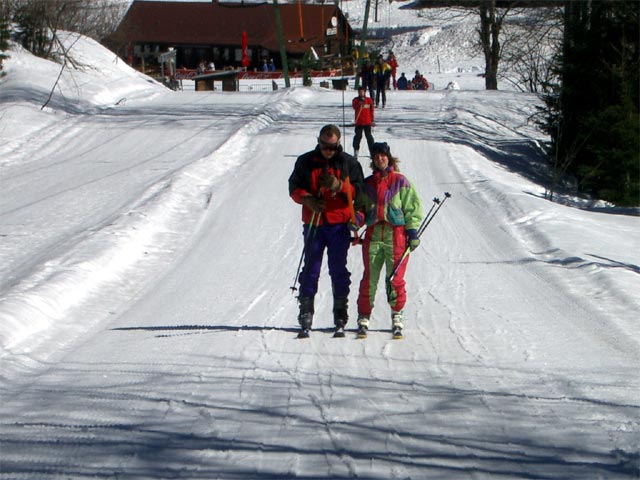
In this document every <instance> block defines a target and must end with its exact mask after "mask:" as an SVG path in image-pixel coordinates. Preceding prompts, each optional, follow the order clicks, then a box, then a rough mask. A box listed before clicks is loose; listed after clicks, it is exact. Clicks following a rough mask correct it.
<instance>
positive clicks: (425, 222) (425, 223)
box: [387, 192, 451, 288]
mask: <svg viewBox="0 0 640 480" xmlns="http://www.w3.org/2000/svg"><path fill="white" fill-rule="evenodd" d="M450 197H451V194H450V193H449V192H445V193H444V200H442V201H440V199H439V198H437V197H436V198H434V199H433V205H431V209H430V210H429V212H428V213H427V215H426V216H425V217H424V220H422V223H421V224H420V227H419V228H418V238H420V237H421V236H422V234H423V233H424V231H425V230H426V229H427V227H428V226H429V224H430V223H431V220H433V217H435V216H436V214H437V213H438V211H439V210H440V209H441V208H442V205H444V202H445V201H446V200H447V198H450ZM436 205H437V206H438V207H437V208H436V209H435V210H434V207H435V206H436ZM431 212H433V214H432V213H431ZM409 252H411V248H410V247H407V248H406V249H405V251H404V253H403V254H402V257H400V261H398V263H397V264H396V266H395V267H393V270H392V271H391V275H389V277H388V278H387V288H391V280H393V277H395V275H396V273H397V272H398V269H399V268H400V265H402V262H404V259H405V258H407V256H408V255H409Z"/></svg>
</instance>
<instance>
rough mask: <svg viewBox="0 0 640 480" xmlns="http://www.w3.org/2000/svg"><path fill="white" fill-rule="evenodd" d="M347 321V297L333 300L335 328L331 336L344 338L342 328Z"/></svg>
mask: <svg viewBox="0 0 640 480" xmlns="http://www.w3.org/2000/svg"><path fill="white" fill-rule="evenodd" d="M348 321H349V299H348V298H347V297H334V298H333V323H334V324H335V326H336V329H335V332H334V333H333V336H334V337H335V338H342V337H344V327H345V326H346V325H347V322H348Z"/></svg>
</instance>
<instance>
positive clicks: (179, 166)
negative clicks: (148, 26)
mask: <svg viewBox="0 0 640 480" xmlns="http://www.w3.org/2000/svg"><path fill="white" fill-rule="evenodd" d="M69 41H70V42H71V41H73V37H70V39H69ZM74 50H75V52H76V53H77V54H78V55H79V56H82V58H83V59H84V61H85V62H86V63H87V64H89V65H91V66H92V67H93V68H91V69H87V70H85V71H82V72H81V71H75V72H73V73H65V74H64V75H63V77H62V82H61V84H60V87H59V88H57V89H56V91H55V92H54V97H53V101H52V102H51V103H50V106H49V107H48V108H46V109H44V110H41V109H40V107H41V105H42V104H43V103H44V100H46V98H47V96H48V94H49V92H50V90H51V88H52V86H53V84H54V82H55V79H56V77H57V75H58V72H59V65H55V64H52V63H50V62H46V61H43V60H38V59H35V58H33V57H32V56H30V55H29V54H27V53H25V52H20V51H13V52H11V59H10V60H8V61H7V63H6V67H7V68H6V72H7V75H6V76H5V77H3V78H2V79H0V118H1V119H2V120H1V123H0V184H1V185H0V192H1V193H0V347H1V351H0V361H1V369H2V377H1V383H0V393H1V398H2V402H1V405H0V478H2V479H48V478H50V479H53V478H70V479H83V478H86V479H89V478H113V479H116V478H118V479H134V478H135V479H142V478H144V479H161V478H183V479H213V478H221V479H267V478H269V479H274V478H277V479H285V478H318V479H320V478H322V479H337V478H367V479H390V478H397V479H407V478H413V479H422V478H438V479H445V478H446V479H456V480H457V479H466V478H469V479H470V478H473V479H495V478H500V479H524V478H527V479H531V478H553V479H556V478H562V479H584V478H603V479H604V478H606V479H618V478H620V479H622V478H636V477H637V476H638V471H639V470H638V468H639V466H638V465H639V458H640V457H639V452H638V444H639V439H640V434H639V427H640V425H639V421H638V418H639V413H640V402H639V401H638V398H640V396H639V393H640V391H639V390H640V389H639V386H640V378H639V374H638V364H639V360H640V349H639V346H640V345H639V343H640V341H639V340H638V339H639V338H640V326H639V325H638V322H637V312H638V311H639V310H640V308H639V307H640V301H639V300H638V299H639V298H640V296H639V294H640V275H639V274H640V254H639V253H638V252H639V251H640V249H638V245H640V228H638V227H640V222H639V219H638V217H637V216H632V215H614V214H612V213H611V211H610V210H609V209H608V208H607V206H606V205H601V204H588V205H587V204H583V203H582V202H580V201H578V199H573V198H571V197H568V196H567V197H565V200H566V202H565V204H558V203H550V202H548V201H547V200H545V199H544V192H545V181H546V179H545V167H544V162H543V158H542V153H541V152H542V148H541V142H543V141H544V137H543V136H542V135H541V134H540V132H538V131H536V129H535V128H534V127H533V125H532V124H530V123H529V122H528V121H527V119H528V117H529V116H530V114H531V113H533V112H534V110H535V106H536V105H537V104H538V101H539V100H538V99H537V98H536V97H535V96H533V95H528V94H521V93H516V92H503V91H494V92H484V91H481V90H478V89H477V88H476V86H475V84H474V82H475V77H474V76H473V75H470V76H469V77H465V76H461V77H460V78H459V81H460V85H461V87H462V89H461V90H455V91H445V90H441V89H437V90H435V91H431V92H395V91H392V92H389V100H388V106H387V108H386V109H385V110H381V111H379V112H378V115H377V119H376V123H377V126H376V128H375V129H374V135H375V137H376V140H380V141H387V142H389V143H390V145H391V148H392V151H393V152H394V154H395V155H397V156H398V157H399V158H400V159H401V161H402V163H401V166H402V170H403V171H404V172H405V173H406V174H407V176H408V177H409V178H410V179H411V180H412V181H413V182H414V183H415V185H416V188H417V189H418V191H419V192H420V193H421V196H422V199H423V202H424V203H425V205H426V206H427V207H429V206H430V204H431V200H432V198H434V197H436V196H439V197H442V195H443V194H444V192H445V191H446V192H450V193H451V194H452V198H451V199H450V200H449V201H447V204H446V205H445V206H444V208H443V209H442V210H441V212H440V213H439V214H438V217H436V219H435V220H434V222H433V223H432V224H431V226H430V227H429V229H428V230H427V232H426V234H425V236H424V237H423V242H422V246H421V247H420V249H418V250H417V251H415V252H414V253H413V254H412V255H411V259H410V264H409V269H408V273H407V282H408V293H409V303H408V305H407V308H406V311H405V313H406V338H405V339H404V340H402V341H393V340H391V339H390V334H389V331H388V328H389V319H388V315H389V311H388V308H387V307H386V305H385V299H384V298H383V297H382V296H379V298H378V299H377V306H376V309H375V311H374V317H373V319H372V334H371V335H370V337H369V338H368V339H367V340H365V341H362V340H357V339H355V338H354V335H353V334H352V333H351V332H349V333H348V335H347V338H345V339H342V340H338V339H333V338H332V337H331V335H330V333H329V328H330V326H331V325H332V320H331V307H332V305H331V293H330V285H329V282H328V279H327V273H326V271H325V272H323V275H322V281H321V286H320V293H319V295H318V299H317V302H316V304H317V308H316V319H315V322H314V331H313V332H312V337H311V338H310V339H309V340H306V341H300V340H296V338H295V336H296V320H295V318H296V313H297V305H296V300H295V298H294V296H293V295H292V294H291V291H290V289H289V287H290V286H291V284H292V282H293V276H294V273H295V269H296V266H297V262H298V258H299V255H300V252H301V248H302V237H301V231H302V229H301V224H300V212H299V206H298V205H296V204H294V203H293V202H292V201H291V200H290V199H289V197H288V192H287V178H288V176H289V173H290V171H291V169H292V167H293V163H294V161H295V158H296V156H297V155H299V154H300V153H302V152H304V151H307V150H309V149H311V148H313V147H314V146H315V139H316V137H317V133H318V130H319V129H320V127H321V126H322V125H323V124H325V123H327V122H334V123H339V124H342V123H343V120H345V121H346V123H350V121H351V117H352V113H351V112H350V111H349V108H348V104H349V101H350V93H349V92H340V91H329V90H324V89H320V88H315V87H313V88H295V89H292V90H282V89H281V90H278V91H276V92H269V93H223V92H202V93H196V92H186V91H185V92H172V91H167V90H165V89H163V88H162V87H160V86H158V84H156V83H155V82H153V81H150V80H149V79H148V78H146V77H143V76H141V75H139V74H137V73H136V72H133V71H132V70H130V69H128V67H126V66H124V65H122V63H121V62H118V61H117V59H116V58H115V56H113V55H111V54H109V53H108V52H106V51H105V50H103V49H102V48H101V47H99V46H98V45H97V44H96V43H95V42H92V41H90V40H87V39H85V38H80V39H78V41H77V42H76V43H75V46H74ZM461 69H462V68H461ZM465 79H469V81H470V83H469V84H467V83H465ZM352 135H353V132H352V131H351V128H349V127H347V128H345V129H344V142H343V143H344V144H345V146H346V147H347V149H348V150H350V142H351V140H352ZM365 150H366V148H365ZM361 161H362V163H363V167H364V169H365V171H368V165H367V163H368V162H367V161H366V159H364V158H362V159H361ZM580 207H582V208H580ZM349 267H350V269H351V271H352V281H353V285H352V294H351V297H350V300H351V304H352V307H351V308H350V313H351V315H352V318H355V315H356V311H355V307H354V306H353V305H355V294H356V291H357V285H358V282H359V280H360V277H361V275H362V267H361V259H360V250H359V248H358V247H354V248H353V250H352V251H351V252H350V257H349ZM381 290H383V289H381ZM353 326H354V322H353V320H352V323H351V325H350V327H353Z"/></svg>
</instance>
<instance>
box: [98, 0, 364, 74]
mask: <svg viewBox="0 0 640 480" xmlns="http://www.w3.org/2000/svg"><path fill="white" fill-rule="evenodd" d="M278 13H279V17H280V23H281V25H282V36H283V40H284V45H285V51H286V54H287V60H288V64H289V68H291V69H295V68H297V67H299V64H300V63H301V62H302V59H303V57H304V55H305V54H306V53H307V52H309V51H310V50H311V47H313V51H314V52H315V53H316V54H317V55H318V56H319V57H322V58H324V59H329V60H330V59H331V58H338V57H341V56H347V55H348V53H349V52H351V51H352V48H353V30H352V29H351V27H350V25H349V23H348V21H347V19H346V18H345V16H344V15H343V13H342V11H341V10H340V9H339V8H338V7H337V6H336V5H334V4H324V5H320V4H302V3H300V2H298V3H295V4H294V3H288V4H278ZM105 43H106V44H107V45H108V46H109V47H110V48H112V49H113V51H115V52H116V53H117V54H118V55H119V56H121V57H122V58H123V59H125V60H126V61H127V62H128V63H129V64H130V65H132V66H133V67H135V68H138V69H140V70H142V71H145V69H149V68H153V65H156V66H157V65H158V59H159V58H160V56H161V55H162V54H163V53H164V52H167V51H168V50H170V49H174V50H175V62H176V67H177V68H186V69H195V68H196V67H197V66H198V64H199V63H200V62H206V63H208V62H213V63H214V64H215V67H216V70H222V69H225V68H227V69H238V68H246V69H247V70H260V69H261V68H262V65H263V62H264V61H265V60H267V61H269V60H271V59H273V61H274V63H275V65H276V68H278V69H280V68H282V60H281V56H280V41H279V35H278V29H277V22H276V7H275V6H274V4H273V3H259V4H255V3H250V4H247V3H226V2H220V1H218V0H213V1H211V2H178V1H148V0H134V2H133V3H132V4H131V6H130V8H129V10H128V11H127V13H126V15H125V17H124V18H123V20H122V22H121V23H120V25H119V26H118V28H117V30H116V31H115V32H114V34H112V35H111V36H110V37H109V38H108V39H107V40H106V42H105ZM243 59H244V62H243Z"/></svg>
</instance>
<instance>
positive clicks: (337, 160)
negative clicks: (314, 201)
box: [289, 148, 364, 225]
mask: <svg viewBox="0 0 640 480" xmlns="http://www.w3.org/2000/svg"><path fill="white" fill-rule="evenodd" d="M347 171H348V173H349V183H350V185H351V195H352V198H355V197H356V195H357V194H358V193H359V191H360V190H361V189H362V186H363V183H364V174H363V173H362V166H361V165H360V163H359V162H358V161H357V160H356V159H355V158H353V157H352V156H351V155H349V154H347V153H345V152H338V153H336V154H335V155H334V156H333V157H332V158H331V159H329V160H327V159H325V158H324V157H323V156H322V154H321V153H320V151H319V150H318V148H316V149H315V150H312V151H310V152H307V153H305V154H303V155H301V156H299V157H298V159H297V160H296V164H295V167H294V169H293V172H292V173H291V176H290V177H289V195H290V196H291V198H292V199H293V200H294V201H295V202H296V203H302V197H304V196H306V195H313V196H314V197H316V198H320V197H322V198H323V199H324V203H325V211H324V212H323V214H322V216H321V220H320V224H321V225H322V224H325V223H329V224H334V223H347V222H348V221H349V220H351V208H350V206H349V203H348V201H347V198H348V197H347V184H346V182H342V189H341V190H340V191H339V192H336V193H335V194H334V193H332V192H331V191H329V190H326V189H324V188H321V187H320V175H322V173H323V172H327V173H330V174H333V175H335V176H336V177H337V178H339V179H341V180H344V179H345V178H346V174H347ZM312 216H313V212H312V211H311V210H310V209H308V208H307V207H306V206H305V205H303V207H302V221H303V222H304V223H310V222H311V217H312Z"/></svg>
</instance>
